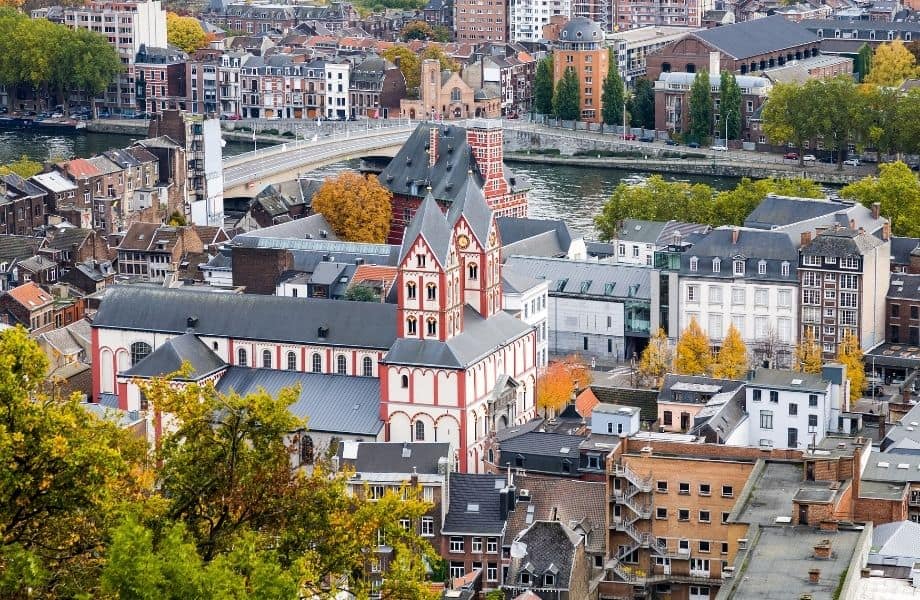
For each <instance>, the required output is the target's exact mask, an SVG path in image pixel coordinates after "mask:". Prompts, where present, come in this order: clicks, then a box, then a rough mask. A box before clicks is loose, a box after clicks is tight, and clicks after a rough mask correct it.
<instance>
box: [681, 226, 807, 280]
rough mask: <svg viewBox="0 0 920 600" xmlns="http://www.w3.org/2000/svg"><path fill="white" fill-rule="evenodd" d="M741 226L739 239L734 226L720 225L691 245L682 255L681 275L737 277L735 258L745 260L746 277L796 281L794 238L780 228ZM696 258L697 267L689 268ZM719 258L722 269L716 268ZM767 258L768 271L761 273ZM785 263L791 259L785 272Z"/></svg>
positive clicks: (796, 260) (796, 261)
mask: <svg viewBox="0 0 920 600" xmlns="http://www.w3.org/2000/svg"><path fill="white" fill-rule="evenodd" d="M737 229H738V232H737V234H738V241H737V242H733V241H732V238H733V236H734V234H735V228H733V227H719V228H718V229H713V230H712V231H710V232H709V233H707V234H706V235H704V236H703V237H702V239H700V240H699V241H697V242H696V244H694V245H693V247H692V248H690V249H689V250H687V251H686V252H684V253H682V254H681V256H680V272H681V276H682V277H683V276H687V277H694V276H696V277H721V278H725V279H734V278H735V274H734V265H733V262H734V260H735V259H737V258H739V257H741V258H743V259H744V262H745V269H744V277H745V279H754V280H768V281H776V280H780V281H796V273H795V269H796V266H797V265H798V259H799V254H798V251H797V250H796V247H795V245H794V244H793V242H792V239H791V238H790V237H789V236H788V235H787V234H785V233H782V232H778V231H764V230H762V229H747V228H737ZM693 258H696V259H697V266H696V271H692V270H691V269H690V265H691V260H692V259H693ZM714 258H719V259H720V261H721V262H720V266H719V271H718V272H716V271H714V270H713V259H714ZM761 260H764V261H766V272H765V273H764V274H761V273H760V269H759V263H760V261H761ZM783 263H788V267H789V272H788V274H786V275H783V271H782V269H783Z"/></svg>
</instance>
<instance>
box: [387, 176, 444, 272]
mask: <svg viewBox="0 0 920 600" xmlns="http://www.w3.org/2000/svg"><path fill="white" fill-rule="evenodd" d="M419 236H421V237H422V238H423V239H424V240H425V243H426V244H428V248H429V249H431V251H432V252H433V253H434V255H435V258H437V259H438V263H440V264H441V266H446V265H447V254H448V251H449V250H450V244H451V238H452V231H451V229H450V225H448V224H447V219H446V218H445V216H444V213H443V212H441V207H439V206H438V203H437V202H435V199H434V196H433V195H432V194H431V190H429V191H428V194H426V195H425V199H424V200H422V203H421V204H420V205H419V207H418V210H417V211H416V212H415V215H414V216H413V217H412V221H410V222H409V226H408V227H406V231H405V233H404V235H403V243H402V249H401V250H400V252H399V262H400V263H402V261H403V260H405V258H406V255H407V254H409V251H410V250H411V249H412V246H414V245H415V242H416V240H418V238H419Z"/></svg>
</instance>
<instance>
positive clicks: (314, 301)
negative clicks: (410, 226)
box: [93, 285, 511, 350]
mask: <svg viewBox="0 0 920 600" xmlns="http://www.w3.org/2000/svg"><path fill="white" fill-rule="evenodd" d="M103 294H104V295H103V299H102V302H101V304H100V306H99V311H98V312H97V313H96V316H95V318H94V319H93V327H100V328H112V329H127V330H133V331H151V332H157V333H173V334H180V333H185V332H186V329H187V327H188V318H189V317H197V318H198V322H197V324H196V325H195V333H197V334H199V335H203V336H218V337H233V338H237V339H246V340H271V341H273V342H279V343H285V342H287V343H297V344H322V345H330V346H347V347H353V348H376V349H381V350H386V349H388V348H389V347H390V346H391V345H392V344H393V340H395V339H396V306H394V305H392V304H385V303H379V302H348V301H346V300H326V299H319V298H286V297H282V296H262V295H258V294H245V295H244V294H230V293H217V292H207V291H197V290H186V289H164V288H160V287H154V286H142V285H135V286H132V285H117V286H112V287H108V288H106V289H105V291H104V293H103ZM509 318H511V317H509ZM319 328H326V333H327V337H325V338H320V337H319Z"/></svg>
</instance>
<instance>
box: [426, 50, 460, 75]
mask: <svg viewBox="0 0 920 600" xmlns="http://www.w3.org/2000/svg"><path fill="white" fill-rule="evenodd" d="M422 60H436V61H438V62H439V63H441V70H442V71H459V70H460V65H459V63H457V61H455V60H454V59H452V58H451V57H449V56H448V55H447V54H445V52H444V50H443V49H442V48H441V47H440V46H434V45H430V46H428V47H427V48H425V50H424V51H423V52H422Z"/></svg>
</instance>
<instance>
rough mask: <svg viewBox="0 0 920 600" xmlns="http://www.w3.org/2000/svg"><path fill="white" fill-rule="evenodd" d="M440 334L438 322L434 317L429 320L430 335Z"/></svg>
mask: <svg viewBox="0 0 920 600" xmlns="http://www.w3.org/2000/svg"><path fill="white" fill-rule="evenodd" d="M437 333H438V322H437V320H435V318H434V317H431V318H430V319H428V335H436V334H437Z"/></svg>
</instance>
